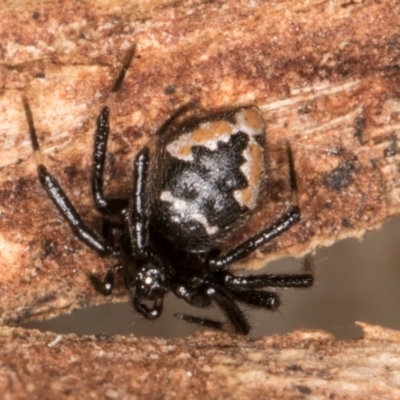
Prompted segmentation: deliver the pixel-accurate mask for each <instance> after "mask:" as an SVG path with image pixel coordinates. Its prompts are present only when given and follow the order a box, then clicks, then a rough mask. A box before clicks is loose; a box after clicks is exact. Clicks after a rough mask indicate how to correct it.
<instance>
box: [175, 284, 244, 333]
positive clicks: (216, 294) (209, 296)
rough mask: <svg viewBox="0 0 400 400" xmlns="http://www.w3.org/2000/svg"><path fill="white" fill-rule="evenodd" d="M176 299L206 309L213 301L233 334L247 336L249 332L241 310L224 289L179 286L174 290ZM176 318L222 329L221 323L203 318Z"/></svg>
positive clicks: (211, 286)
mask: <svg viewBox="0 0 400 400" xmlns="http://www.w3.org/2000/svg"><path fill="white" fill-rule="evenodd" d="M174 293H175V294H176V296H177V297H178V298H183V299H184V300H185V301H186V302H187V303H189V304H192V305H194V306H196V307H207V306H209V305H210V304H211V301H215V302H216V303H217V305H218V306H219V308H220V309H221V310H222V312H223V313H224V314H225V315H226V316H227V318H228V320H229V322H230V323H231V324H232V326H233V328H234V330H235V332H237V333H241V334H243V335H247V334H248V333H249V331H250V325H249V323H248V322H247V319H246V318H245V316H244V314H243V312H242V310H241V309H240V308H239V307H238V305H237V304H236V302H235V300H234V298H233V297H232V296H231V295H230V294H229V293H228V291H226V290H225V289H224V288H222V287H220V286H219V285H215V284H208V285H202V286H200V287H197V288H193V289H191V290H190V289H188V288H185V287H184V286H181V285H180V286H179V287H178V288H176V289H174ZM176 317H177V318H179V319H182V320H184V321H187V322H192V323H198V324H200V325H203V326H207V327H209V328H215V329H223V327H224V324H223V323H222V322H218V321H214V320H212V319H208V318H203V317H194V316H191V315H187V314H177V315H176Z"/></svg>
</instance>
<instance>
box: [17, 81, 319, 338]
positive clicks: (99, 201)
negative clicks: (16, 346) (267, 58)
mask: <svg viewBox="0 0 400 400" xmlns="http://www.w3.org/2000/svg"><path fill="white" fill-rule="evenodd" d="M120 83H121V82H119V85H120ZM24 106H25V111H26V114H27V119H28V123H29V128H30V135H31V139H32V145H33V148H34V151H35V152H38V151H40V150H39V145H38V140H37V136H36V131H35V128H34V123H33V118H32V114H31V111H30V108H29V105H28V102H27V101H25V102H24ZM108 121H109V109H108V108H107V107H104V108H103V109H102V111H101V113H100V115H99V118H98V120H97V128H96V134H95V147H94V160H93V172H92V179H91V186H92V193H93V201H94V206H95V208H96V209H97V210H98V211H99V212H100V214H101V215H102V218H103V221H104V224H103V225H104V229H103V234H102V235H100V234H98V233H97V232H95V231H94V230H93V229H92V228H90V227H88V226H87V225H85V223H84V222H83V220H82V218H81V217H80V215H79V214H78V212H77V211H76V209H75V208H74V206H73V205H72V204H71V202H70V201H69V200H68V197H67V196H66V194H65V193H64V191H63V190H62V188H61V187H60V186H59V184H58V182H57V180H56V179H55V178H54V177H53V176H52V175H50V173H49V172H48V171H47V169H46V167H45V166H44V165H42V164H39V165H38V174H39V179H40V182H41V184H42V185H43V187H44V188H45V190H46V191H47V193H48V195H49V197H50V198H51V199H52V201H53V203H54V204H55V205H56V207H57V208H58V210H59V211H60V212H61V214H62V216H63V217H64V219H65V220H66V221H67V222H68V223H69V225H70V226H71V228H72V230H73V232H74V233H75V235H76V236H77V237H78V238H79V239H80V240H81V241H82V242H84V243H85V244H87V245H88V246H90V247H91V248H92V249H93V250H95V251H96V252H97V253H98V254H99V255H100V256H112V257H115V258H116V259H118V264H116V265H115V266H114V267H112V268H111V269H110V270H109V271H108V272H107V274H106V276H105V278H104V280H99V279H98V278H97V277H96V276H93V275H92V276H90V279H91V280H92V282H93V284H94V286H95V288H96V289H97V290H98V291H100V292H101V293H103V294H105V295H108V294H110V293H111V291H112V289H113V286H114V275H115V273H120V274H122V276H123V278H124V282H125V286H126V288H127V290H128V291H129V292H130V294H131V296H132V299H133V305H134V307H135V309H136V310H137V311H138V312H139V313H141V314H142V315H143V316H144V317H146V318H148V319H154V318H157V317H159V316H160V314H161V312H162V306H163V299H164V296H165V295H166V294H167V293H168V292H170V291H172V292H173V293H174V294H175V295H176V296H177V297H178V298H181V299H183V300H185V301H186V302H188V303H189V304H192V305H193V306H195V307H207V306H210V305H212V304H213V303H215V304H217V305H218V306H219V307H220V308H221V310H222V311H223V312H224V314H225V315H226V317H227V318H228V321H229V323H230V326H232V327H233V329H234V330H235V331H236V332H238V333H242V334H247V333H248V332H249V330H250V326H249V324H248V322H247V320H246V318H245V316H244V314H243V312H242V310H241V309H240V308H239V307H238V305H237V303H236V302H237V301H238V302H242V303H247V304H249V305H252V306H255V307H261V308H265V309H268V310H276V308H277V307H278V306H279V304H280V302H279V297H278V295H277V294H276V293H274V292H270V291H266V290H263V289H264V288H265V287H297V288H305V287H309V286H311V285H312V283H313V276H312V275H311V274H310V273H302V274H291V275H290V274H289V275H283V274H282V275H251V276H243V277H241V276H235V275H233V274H232V273H231V272H230V270H229V266H230V265H231V264H232V263H234V262H237V261H239V260H241V259H243V258H245V257H247V256H248V255H249V254H250V253H251V252H253V251H254V250H255V249H256V248H258V247H260V246H261V245H263V244H264V243H266V242H268V241H270V240H272V239H273V238H275V237H277V236H278V235H280V234H281V233H282V232H284V231H286V230H287V229H289V228H290V227H291V226H293V225H294V224H296V223H297V222H298V221H299V219H300V208H299V206H298V205H297V204H293V205H292V206H291V207H290V208H289V209H288V210H287V211H286V212H285V213H284V214H283V215H282V216H281V217H280V218H278V219H277V220H276V221H275V222H274V223H272V224H271V225H270V226H268V227H266V228H264V229H263V230H262V231H261V232H259V233H257V234H256V235H254V236H253V237H251V238H250V239H248V240H247V241H245V242H244V243H242V244H240V245H238V246H236V247H235V248H233V249H231V250H229V251H228V252H226V253H224V254H221V252H220V251H219V245H220V244H221V243H222V242H224V241H225V240H226V239H227V238H228V236H229V235H231V234H232V233H233V232H234V231H235V230H237V229H238V228H239V227H241V226H242V225H243V224H245V223H246V221H247V220H248V218H249V217H250V216H251V214H252V212H253V211H254V209H255V207H256V205H257V203H258V201H259V198H260V193H261V192H262V189H263V186H264V182H265V177H266V169H267V168H266V159H265V152H266V140H265V125H264V120H263V118H262V114H261V112H260V110H259V109H258V108H257V107H255V106H246V107H237V108H234V109H231V110H225V111H222V112H216V113H212V114H208V115H207V116H205V117H202V118H199V119H197V120H196V119H193V118H191V119H190V123H188V122H182V123H180V124H177V126H176V127H175V128H174V129H166V127H165V126H164V127H163V129H162V130H160V132H159V133H158V134H157V135H155V139H154V140H155V143H154V145H152V146H151V147H150V148H151V149H152V152H153V153H152V154H151V151H150V150H149V147H144V148H143V149H142V150H141V151H140V152H139V153H138V154H137V155H136V157H135V160H134V162H133V174H132V181H133V182H132V191H131V193H130V195H129V197H128V198H126V199H117V200H115V199H114V200H108V199H106V198H105V197H104V195H103V170H104V163H105V159H106V144H107V139H108V134H109V123H108ZM287 154H288V161H289V169H290V180H291V186H292V189H293V191H295V190H296V183H295V171H294V166H293V158H292V153H291V150H290V146H289V144H287ZM177 316H178V317H179V318H181V319H183V320H186V321H189V322H195V323H198V324H201V325H204V326H208V327H213V328H218V329H222V328H223V327H224V325H223V324H222V322H219V321H214V320H210V319H206V318H201V317H194V316H189V315H186V314H179V315H177Z"/></svg>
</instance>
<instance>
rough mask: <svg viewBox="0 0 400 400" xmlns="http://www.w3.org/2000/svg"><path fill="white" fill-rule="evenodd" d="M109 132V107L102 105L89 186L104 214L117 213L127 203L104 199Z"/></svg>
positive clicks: (97, 125) (96, 203) (94, 200)
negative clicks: (104, 177) (104, 176)
mask: <svg viewBox="0 0 400 400" xmlns="http://www.w3.org/2000/svg"><path fill="white" fill-rule="evenodd" d="M109 133H110V125H109V108H108V107H103V109H102V110H101V112H100V115H99V116H98V118H97V122H96V134H95V140H94V152H93V170H92V177H91V187H92V195H93V203H94V206H95V208H96V209H97V210H98V211H99V212H101V213H103V214H105V215H110V214H118V213H120V212H121V211H122V210H123V209H124V208H126V207H127V205H128V203H127V201H126V200H125V199H106V198H105V197H104V193H103V175H104V164H105V159H106V152H107V140H108V135H109Z"/></svg>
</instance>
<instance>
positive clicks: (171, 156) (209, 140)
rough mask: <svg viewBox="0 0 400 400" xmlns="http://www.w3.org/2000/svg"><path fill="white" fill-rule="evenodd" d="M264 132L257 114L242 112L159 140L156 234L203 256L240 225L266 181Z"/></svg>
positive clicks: (246, 109) (154, 205) (254, 110)
mask: <svg viewBox="0 0 400 400" xmlns="http://www.w3.org/2000/svg"><path fill="white" fill-rule="evenodd" d="M264 129H265V128H264V121H263V119H262V116H261V113H260V111H259V110H258V108H256V107H243V108H238V109H235V110H233V111H230V112H226V113H220V114H216V115H214V116H212V117H209V118H207V119H203V120H200V121H198V122H197V123H196V124H194V125H193V126H192V127H191V128H189V129H188V128H187V127H185V126H183V127H181V128H180V130H178V133H175V134H174V135H172V137H167V138H162V144H161V146H160V148H159V149H158V151H159V153H160V154H158V155H157V157H156V158H157V160H158V163H157V166H156V168H155V176H156V178H155V179H154V181H153V187H152V191H153V193H152V194H151V196H150V197H151V198H152V199H153V201H152V204H151V224H152V225H153V226H156V227H157V228H156V229H157V231H158V232H160V233H161V235H163V236H164V237H165V238H166V239H167V240H169V241H170V242H172V243H173V244H174V245H175V246H176V247H178V248H180V249H182V250H185V251H189V252H206V251H208V250H210V249H211V248H213V247H215V246H216V245H217V244H218V243H219V242H220V241H222V240H223V239H225V238H226V237H227V236H228V235H229V233H231V232H232V231H233V230H235V229H237V228H238V227H239V226H240V225H242V224H243V223H244V222H245V221H246V220H247V219H248V217H249V216H250V213H251V212H252V211H253V210H254V208H255V207H256V204H257V200H258V197H259V193H260V190H261V187H262V184H263V182H264V178H265V136H264ZM153 176H154V175H153Z"/></svg>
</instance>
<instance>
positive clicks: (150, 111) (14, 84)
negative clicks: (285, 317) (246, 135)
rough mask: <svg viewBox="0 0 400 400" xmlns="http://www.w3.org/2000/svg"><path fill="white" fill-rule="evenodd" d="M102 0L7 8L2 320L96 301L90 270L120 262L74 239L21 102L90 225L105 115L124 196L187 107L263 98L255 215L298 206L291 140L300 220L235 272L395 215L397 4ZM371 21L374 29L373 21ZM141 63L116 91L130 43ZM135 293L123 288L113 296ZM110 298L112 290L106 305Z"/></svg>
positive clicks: (1, 152) (2, 96) (0, 176)
mask: <svg viewBox="0 0 400 400" xmlns="http://www.w3.org/2000/svg"><path fill="white" fill-rule="evenodd" d="M141 3H143V2H139V1H138V2H137V4H136V3H135V2H132V1H131V2H130V1H123V0H120V1H107V0H92V1H88V2H86V3H84V4H83V3H80V2H58V3H54V2H51V1H45V2H37V3H35V2H31V1H26V2H18V4H15V3H14V2H13V1H7V2H5V3H3V4H2V6H1V7H2V8H1V9H0V17H1V20H2V25H1V27H0V36H1V37H2V38H3V39H2V43H1V45H0V54H1V57H0V58H1V63H0V83H1V87H3V88H4V89H3V91H2V92H1V93H0V110H1V115H2V124H1V126H0V250H1V254H2V257H1V259H0V270H1V275H2V280H1V282H0V291H1V293H2V302H1V305H0V314H1V317H0V321H1V322H2V323H6V324H15V323H18V322H21V321H26V320H29V319H39V318H46V317H50V316H55V315H58V314H60V313H63V312H65V311H69V310H72V309H74V308H79V307H85V306H88V305H92V304H100V303H102V302H104V301H106V300H105V298H104V297H102V296H99V295H97V294H96V293H95V292H94V290H93V288H92V287H91V285H90V282H89V280H88V274H89V273H96V274H98V275H100V276H101V275H102V274H104V272H105V270H106V268H107V267H108V266H110V265H112V264H113V263H114V262H115V260H102V259H99V257H97V256H96V254H93V252H92V251H90V250H88V249H87V248H86V247H85V246H84V245H82V244H81V243H79V242H78V241H77V240H76V239H75V238H74V237H73V235H72V234H71V232H70V230H69V228H68V227H67V226H66V224H65V222H63V221H62V220H61V219H60V217H59V215H58V213H57V212H56V211H55V210H54V207H53V206H52V204H51V202H50V201H49V199H48V198H47V197H46V196H45V194H44V193H43V190H42V188H41V187H40V185H39V184H38V179H37V175H36V166H35V163H34V159H33V156H32V148H31V145H30V142H29V135H28V130H27V123H26V117H25V115H24V111H23V107H22V99H23V98H27V99H28V101H29V103H30V105H31V108H32V112H33V116H34V120H35V125H36V128H37V131H38V136H39V141H40V143H41V148H42V154H43V160H44V162H45V163H46V165H47V166H48V168H49V170H50V171H51V172H52V173H53V174H54V175H55V176H57V178H58V179H59V180H60V182H61V184H62V186H63V188H64V189H65V191H66V192H67V193H68V195H69V196H70V197H71V199H72V201H73V202H74V204H77V205H78V206H79V210H80V211H81V212H82V214H83V215H84V216H85V220H86V221H88V222H89V223H93V224H96V216H95V213H94V212H93V206H92V204H91V199H90V189H89V185H88V180H89V177H90V163H91V151H92V150H91V149H92V146H93V130H94V123H95V120H96V116H97V115H98V112H99V110H100V108H101V107H102V106H103V105H104V104H108V105H109V106H110V108H111V115H112V118H111V126H112V139H111V142H110V144H109V151H110V157H109V160H108V161H109V162H108V164H107V170H106V180H107V182H108V183H109V184H108V185H107V190H108V191H109V193H111V195H115V196H121V195H126V188H129V187H130V186H129V185H130V170H129V169H127V168H126V166H127V165H131V160H132V157H133V155H134V154H136V153H137V151H138V149H140V148H141V147H142V146H143V145H145V144H147V143H148V142H149V140H150V139H151V137H152V135H153V133H154V132H155V130H156V129H157V128H158V127H159V126H160V125H161V124H162V123H163V121H165V120H166V119H167V118H168V117H169V116H170V115H171V114H172V113H173V111H175V110H176V109H177V108H178V107H179V106H181V105H183V104H187V103H188V102H191V101H197V104H198V105H199V109H200V110H201V111H204V112H205V111H207V110H214V109H220V108H226V107H232V106H235V105H242V104H256V105H257V106H258V107H259V108H260V109H261V110H262V112H263V115H264V118H265V120H266V123H267V141H268V144H269V161H270V164H269V167H270V169H269V180H268V184H267V190H266V193H265V197H263V198H262V201H261V202H260V205H259V209H258V210H257V212H256V213H255V214H254V216H253V218H252V219H251V221H250V222H249V223H248V224H247V225H246V226H245V227H244V228H243V229H241V230H240V231H238V232H237V233H236V234H235V235H234V236H233V237H232V240H230V241H229V243H227V244H226V246H232V245H234V244H237V243H239V242H240V241H242V240H244V239H245V238H247V237H249V236H251V235H252V234H254V233H255V232H257V231H259V230H260V229H262V228H263V227H265V225H266V223H267V222H268V221H272V220H273V219H274V218H276V217H277V216H278V215H279V214H281V213H282V211H283V210H284V209H285V207H287V206H288V204H289V202H290V199H291V196H290V190H289V188H288V180H287V160H286V159H285V151H284V145H283V144H282V143H283V141H284V140H289V141H290V142H291V144H292V148H293V150H294V158H295V166H296V171H298V184H299V203H300V206H301V210H302V220H301V222H300V223H299V224H298V225H297V226H295V227H294V228H293V229H290V231H289V232H287V233H285V234H284V235H282V236H281V237H280V238H278V239H277V240H275V241H273V242H271V243H269V244H267V245H266V246H264V247H263V248H261V249H260V250H259V251H257V252H256V253H255V254H254V255H253V256H252V257H250V258H249V259H246V260H245V262H243V263H242V264H241V265H239V266H238V267H240V268H244V269H248V270H250V269H257V268H260V267H261V266H263V265H265V264H266V262H267V261H269V260H272V259H275V258H278V257H282V256H285V255H290V256H302V255H304V254H305V253H307V252H309V251H312V250H313V249H315V248H317V247H319V246H323V245H329V244H332V243H333V242H334V241H336V240H339V239H343V238H346V237H359V238H361V237H362V236H363V235H364V234H365V233H366V232H368V231H371V230H373V229H377V228H378V227H380V226H381V224H382V223H383V222H384V221H385V220H386V219H388V218H390V217H392V216H394V215H397V214H398V212H399V198H400V192H399V185H400V177H399V169H398V162H399V157H400V154H398V153H399V152H398V132H399V129H400V112H399V110H400V99H399V98H400V95H399V93H400V83H399V79H398V76H399V68H400V67H399V54H398V49H399V46H400V45H399V42H400V39H399V33H398V32H399V21H400V10H399V7H398V4H397V3H396V2H395V1H393V0H384V1H381V2H379V3H376V2H372V1H365V2H361V3H357V2H347V1H337V2H334V3H329V4H330V5H329V6H328V5H327V4H324V3H322V4H320V2H318V1H310V2H307V3H306V4H302V3H299V2H298V1H294V0H293V1H291V0H287V1H285V2H281V3H277V4H268V3H265V2H264V3H263V2H262V3H261V4H259V5H257V6H254V5H249V4H247V5H246V4H241V3H240V2H237V1H235V0H232V1H223V2H219V1H214V2H197V1H182V2H173V1H167V0H160V1H151V2H146V3H145V4H141ZM371 18H373V21H374V23H372V24H371ZM132 46H136V54H135V58H134V61H133V64H132V67H131V68H130V69H129V70H128V73H127V77H126V79H125V81H124V85H123V87H122V89H121V91H120V92H119V93H118V94H117V95H110V91H111V88H112V85H113V81H114V80H115V76H116V74H117V73H118V71H119V69H120V68H121V65H122V63H123V60H124V57H125V56H126V54H127V52H128V51H129V49H131V48H132ZM121 299H126V292H125V291H124V290H121V291H119V292H118V291H117V292H116V293H115V296H113V297H112V298H111V301H120V300H121ZM107 301H110V300H107Z"/></svg>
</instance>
